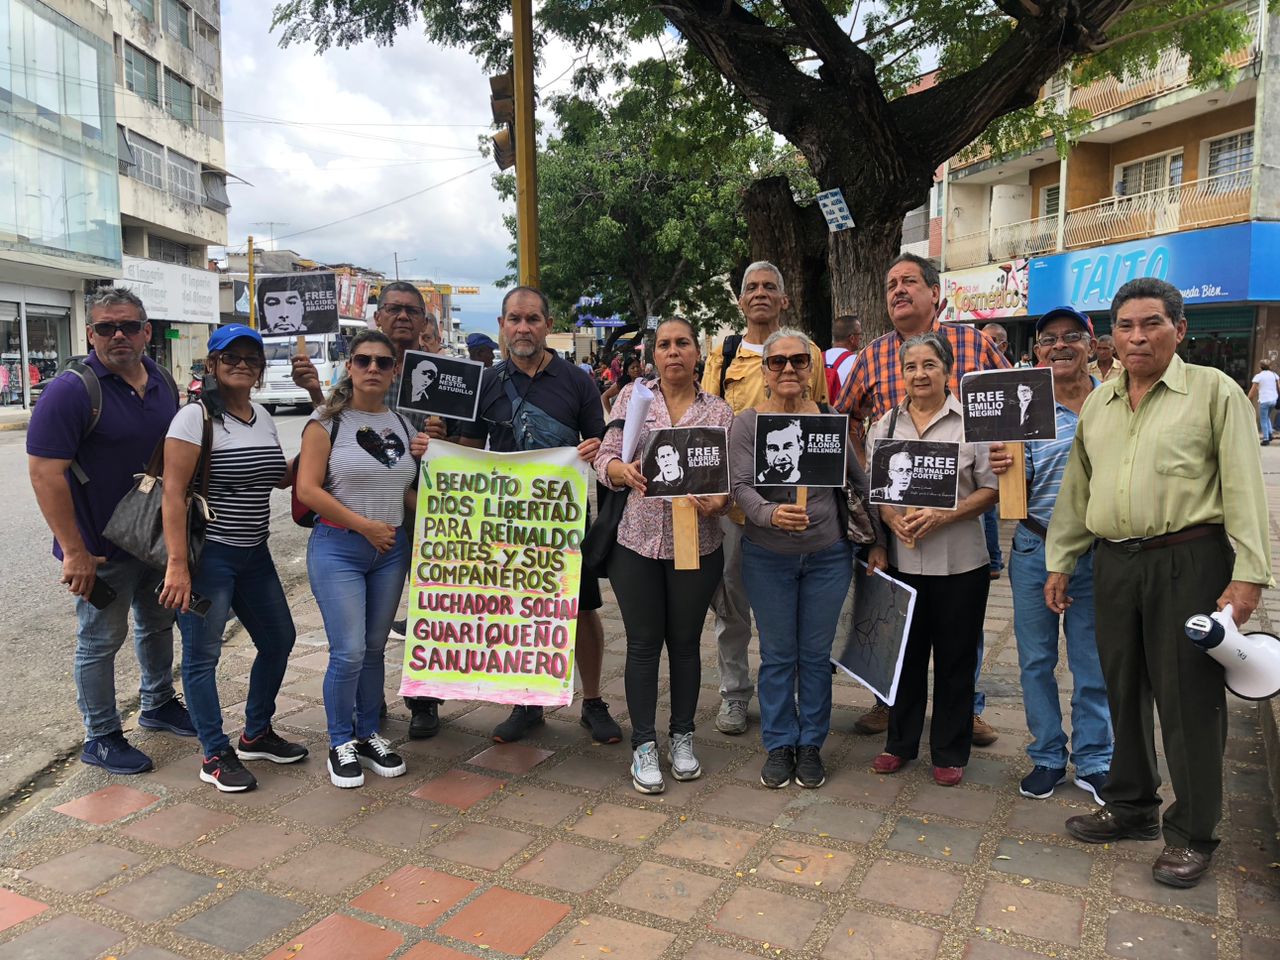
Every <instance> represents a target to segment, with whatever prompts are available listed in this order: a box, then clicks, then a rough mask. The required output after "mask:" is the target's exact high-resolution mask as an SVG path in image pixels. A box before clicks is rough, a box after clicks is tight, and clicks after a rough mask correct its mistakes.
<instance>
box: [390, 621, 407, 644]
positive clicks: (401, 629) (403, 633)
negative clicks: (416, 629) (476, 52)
mask: <svg viewBox="0 0 1280 960" xmlns="http://www.w3.org/2000/svg"><path fill="white" fill-rule="evenodd" d="M408 635H409V618H408V617H406V618H405V619H403V620H393V621H392V622H391V632H390V633H388V634H387V639H388V640H403V639H405V638H406V637H407V636H408Z"/></svg>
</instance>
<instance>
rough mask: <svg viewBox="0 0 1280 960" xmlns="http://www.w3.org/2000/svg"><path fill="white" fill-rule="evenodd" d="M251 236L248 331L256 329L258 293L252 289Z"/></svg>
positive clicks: (253, 273)
mask: <svg viewBox="0 0 1280 960" xmlns="http://www.w3.org/2000/svg"><path fill="white" fill-rule="evenodd" d="M255 273H256V271H255V270H254V269H253V234H250V235H249V329H250V330H257V329H258V291H257V289H256V288H255V287H254V275H255Z"/></svg>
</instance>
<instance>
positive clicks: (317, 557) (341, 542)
mask: <svg viewBox="0 0 1280 960" xmlns="http://www.w3.org/2000/svg"><path fill="white" fill-rule="evenodd" d="M408 572H409V541H408V538H407V537H406V536H405V532H404V528H403V527H401V528H400V529H399V530H397V531H396V541H395V545H394V546H392V548H391V549H390V550H388V551H387V552H386V553H378V551H377V550H375V549H374V547H373V544H371V543H369V541H368V540H366V539H365V538H364V537H362V536H361V535H360V534H358V533H356V532H355V531H353V530H343V529H340V528H338V527H331V526H329V525H328V524H325V523H317V524H316V525H315V529H313V530H312V531H311V539H310V540H309V541H307V576H309V577H310V578H311V592H312V593H314V594H315V597H316V604H317V605H318V606H319V607H320V616H321V617H323V618H324V632H325V633H326V634H327V635H328V637H329V667H328V669H327V670H326V671H325V674H324V711H325V717H326V719H327V721H328V727H329V743H330V745H331V746H335V747H337V746H340V745H342V744H344V743H347V742H348V741H350V740H355V739H360V740H364V739H367V738H368V737H371V736H373V734H375V733H377V732H378V713H379V711H380V710H381V709H382V700H383V691H382V685H383V682H384V680H385V678H386V673H387V665H386V662H385V661H384V660H383V655H384V651H385V650H386V647H387V633H388V632H389V631H390V630H391V621H392V620H394V619H395V616H396V610H397V609H398V608H399V606H400V594H401V592H402V591H403V590H404V578H405V576H406V575H407V574H408ZM353 711H354V714H355V723H354V725H353V724H352V719H351V718H352V713H353Z"/></svg>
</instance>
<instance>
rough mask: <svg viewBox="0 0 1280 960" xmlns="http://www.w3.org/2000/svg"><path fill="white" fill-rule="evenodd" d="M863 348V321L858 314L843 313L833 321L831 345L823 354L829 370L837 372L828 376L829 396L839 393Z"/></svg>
mask: <svg viewBox="0 0 1280 960" xmlns="http://www.w3.org/2000/svg"><path fill="white" fill-rule="evenodd" d="M861 349H862V321H861V320H859V319H858V317H857V314H852V313H846V314H842V315H840V316H838V317H836V318H835V319H834V320H832V321H831V347H830V349H828V350H827V351H826V352H825V353H824V354H823V359H824V360H825V361H826V366H827V370H828V371H829V373H834V374H835V376H834V377H831V376H828V378H827V395H828V398H830V397H835V396H838V395H839V393H840V388H841V387H842V386H843V385H844V382H845V381H846V380H848V379H849V374H850V373H851V372H852V371H853V361H855V360H857V359H858V351H859V350H861ZM833 381H834V386H835V389H834V390H833V389H832V386H833Z"/></svg>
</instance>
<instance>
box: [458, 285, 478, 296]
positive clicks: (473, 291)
mask: <svg viewBox="0 0 1280 960" xmlns="http://www.w3.org/2000/svg"><path fill="white" fill-rule="evenodd" d="M479 293H480V288H479V287H454V288H453V295H454V296H455V297H457V296H466V295H472V296H474V295H478V294H479Z"/></svg>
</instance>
